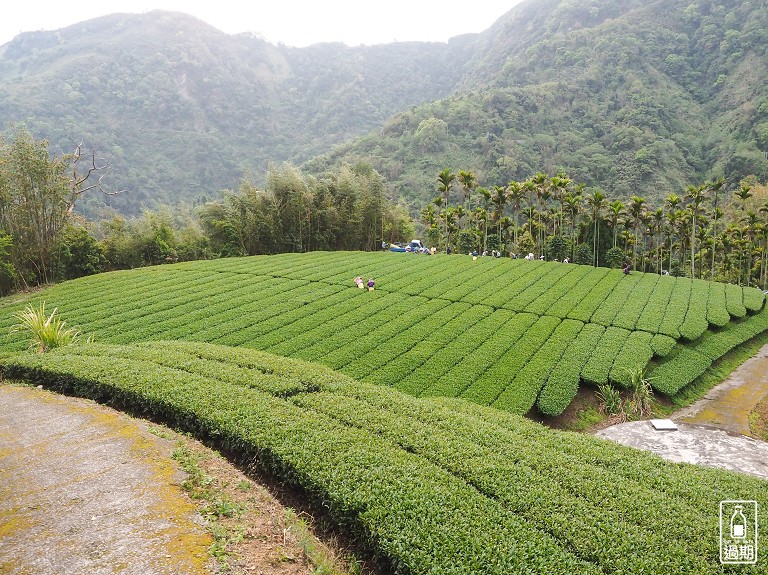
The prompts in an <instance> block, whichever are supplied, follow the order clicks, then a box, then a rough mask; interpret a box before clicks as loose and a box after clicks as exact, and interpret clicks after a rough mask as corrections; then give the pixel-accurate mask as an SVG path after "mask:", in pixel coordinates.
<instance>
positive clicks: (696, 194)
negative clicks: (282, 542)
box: [686, 184, 707, 278]
mask: <svg viewBox="0 0 768 575" xmlns="http://www.w3.org/2000/svg"><path fill="white" fill-rule="evenodd" d="M706 189H707V186H706V184H705V185H701V186H688V190H687V194H686V197H687V198H688V201H689V203H688V211H689V212H690V214H691V278H695V277H696V220H697V218H698V217H699V216H701V203H702V202H703V201H704V191H705V190H706Z"/></svg>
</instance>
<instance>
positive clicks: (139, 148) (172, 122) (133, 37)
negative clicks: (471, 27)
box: [0, 11, 463, 213]
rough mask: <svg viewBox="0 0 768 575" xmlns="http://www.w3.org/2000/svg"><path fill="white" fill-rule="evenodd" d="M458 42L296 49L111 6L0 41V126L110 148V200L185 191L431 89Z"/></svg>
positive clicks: (359, 130) (438, 86)
mask: <svg viewBox="0 0 768 575" xmlns="http://www.w3.org/2000/svg"><path fill="white" fill-rule="evenodd" d="M462 45H463V43H462V42H461V41H459V40H457V41H456V42H454V43H452V44H451V45H450V46H446V45H445V44H425V43H398V44H390V45H383V46H370V47H365V46H361V47H358V48H349V47H346V46H344V45H343V44H320V45H316V46H313V47H311V48H306V49H299V48H290V47H286V46H282V45H281V46H273V45H271V44H269V43H267V42H265V41H263V40H261V39H259V38H257V37H253V36H250V35H238V36H228V35H226V34H224V33H222V32H219V31H218V30H216V29H215V28H212V27H211V26H209V25H207V24H205V23H203V22H201V21H199V20H196V19H195V18H192V17H190V16H187V15H184V14H179V13H170V12H160V11H154V12H149V13H147V14H141V15H126V14H115V15H112V16H107V17H103V18H98V19H94V20H91V21H87V22H83V23H81V24H78V25H75V26H71V27H69V28H65V29H63V30H59V31H56V32H30V33H24V34H21V35H19V36H17V37H16V38H15V39H14V40H13V41H12V42H10V43H8V44H6V45H4V46H2V47H0V122H2V126H1V127H0V129H3V130H5V129H8V128H9V127H10V125H11V124H20V123H23V124H24V125H25V126H26V127H27V128H28V129H29V130H30V131H31V132H32V133H33V134H34V136H36V137H38V138H43V137H45V138H47V139H49V140H50V141H51V143H52V145H53V147H54V149H53V151H54V152H55V151H59V150H60V151H61V152H71V151H72V148H73V147H74V144H75V142H80V141H81V140H82V141H84V142H85V143H86V144H87V145H90V146H93V147H94V148H96V149H97V151H98V152H99V154H100V155H102V156H109V157H111V165H112V176H111V181H112V182H113V186H112V187H113V188H114V189H126V190H128V191H129V192H130V193H127V194H124V195H120V196H115V197H112V198H107V201H108V203H109V204H110V205H113V206H115V207H117V208H118V209H121V210H122V211H124V212H127V213H137V212H138V211H139V210H140V209H141V206H142V205H143V204H144V205H149V206H153V205H156V204H157V203H158V202H164V203H175V202H177V201H179V200H187V201H198V202H199V201H203V200H205V199H206V198H208V199H210V198H212V197H216V196H218V193H219V191H220V190H222V189H223V188H228V189H234V188H236V187H237V185H238V184H239V182H240V179H241V178H242V177H243V176H244V175H246V174H255V175H256V179H258V178H259V177H263V175H264V174H265V173H266V168H267V163H268V162H282V161H291V162H293V163H301V162H302V161H303V160H305V159H307V158H309V157H312V156H314V155H316V154H318V153H321V152H324V151H326V150H327V149H328V148H329V147H330V146H332V145H333V144H336V143H339V142H342V141H347V140H349V139H351V138H353V137H355V136H357V135H361V134H364V133H366V132H367V131H369V130H370V129H372V128H374V127H376V126H379V125H381V123H383V122H384V120H386V118H388V117H389V116H391V115H392V114H394V113H396V112H398V111H400V110H402V109H405V108H408V107H410V106H413V105H415V104H419V103H423V102H426V101H430V100H434V99H437V98H439V97H442V96H444V95H445V94H447V93H449V92H450V90H451V89H453V87H454V86H455V84H456V82H457V81H458V78H459V66H458V65H457V64H456V63H457V62H460V61H461V60H462V59H463V56H462V55H461V46H462ZM103 199H104V198H98V197H97V198H90V199H86V198H84V200H85V201H84V202H83V204H82V205H85V206H87V204H88V202H89V201H90V202H91V203H93V202H97V203H99V202H101V201H102V200H103ZM82 205H81V208H82Z"/></svg>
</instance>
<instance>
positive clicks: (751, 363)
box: [672, 345, 768, 436]
mask: <svg viewBox="0 0 768 575" xmlns="http://www.w3.org/2000/svg"><path fill="white" fill-rule="evenodd" d="M766 396H768V345H765V346H763V347H762V348H760V351H759V352H758V353H757V354H756V355H755V356H754V357H752V358H750V359H748V360H747V361H746V362H744V363H743V364H742V365H740V366H739V367H738V368H737V369H736V370H735V371H734V372H733V373H732V374H731V375H730V376H729V377H728V379H726V380H725V381H724V382H723V383H721V384H720V385H716V386H715V387H713V388H712V389H711V390H710V391H709V392H708V393H707V394H706V395H705V396H704V397H703V398H702V399H700V400H699V401H697V402H695V403H694V404H692V405H690V406H688V407H686V408H684V409H681V410H680V411H678V412H677V413H675V414H673V415H672V419H674V420H675V421H680V422H684V423H691V424H697V425H706V426H712V427H715V428H717V429H722V430H723V431H726V432H728V433H733V434H738V435H747V436H749V435H751V431H750V425H749V415H750V413H752V411H753V410H754V409H755V407H757V404H758V403H760V401H761V400H762V399H763V398H764V397H766Z"/></svg>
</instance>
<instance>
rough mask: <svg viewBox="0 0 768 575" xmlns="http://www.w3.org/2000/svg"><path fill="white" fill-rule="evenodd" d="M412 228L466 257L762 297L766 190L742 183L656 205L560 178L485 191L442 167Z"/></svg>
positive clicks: (707, 187) (766, 260)
mask: <svg viewBox="0 0 768 575" xmlns="http://www.w3.org/2000/svg"><path fill="white" fill-rule="evenodd" d="M436 188H437V191H438V192H439V195H438V196H437V197H436V198H435V200H434V201H433V202H432V203H430V204H429V205H427V206H426V207H424V208H423V209H422V210H421V213H420V221H421V224H422V225H423V226H424V229H425V234H426V236H427V239H428V240H429V241H430V243H432V244H434V245H439V246H440V247H441V248H442V249H445V250H449V251H454V252H455V251H458V252H461V253H467V252H471V251H474V250H477V251H486V250H492V249H498V250H500V251H501V252H502V253H503V254H504V255H513V254H514V256H517V255H523V254H528V253H533V254H534V255H535V257H536V258H537V259H538V258H540V257H541V256H544V258H545V259H548V260H564V259H566V258H568V259H569V261H572V262H576V263H581V264H590V265H594V266H610V267H618V266H620V265H622V264H625V263H629V264H630V265H631V267H632V269H634V270H636V271H644V272H653V273H659V274H670V275H677V276H688V277H691V278H698V279H709V280H715V281H725V282H728V283H735V284H738V285H745V286H755V287H761V288H762V289H767V288H766V284H768V187H766V186H765V185H762V184H760V183H759V182H757V181H756V179H755V178H753V177H749V178H746V179H745V180H743V181H742V182H740V184H739V186H738V188H737V189H735V190H729V189H728V188H727V186H726V184H725V181H724V180H723V179H718V180H714V181H710V182H705V183H703V184H701V185H698V186H693V185H691V186H688V187H687V188H686V189H685V190H682V191H681V192H680V193H679V194H669V195H668V196H667V197H666V198H664V200H663V201H662V202H659V203H658V204H659V205H656V206H654V205H653V203H652V202H651V201H650V200H648V199H646V198H643V197H640V196H636V195H634V196H632V197H630V198H629V199H628V200H626V201H622V200H619V199H611V198H609V197H607V196H606V194H605V193H604V192H602V191H601V190H599V189H590V190H588V189H586V188H585V186H584V185H583V184H579V183H577V182H574V181H573V180H572V179H571V178H569V177H568V176H567V175H566V174H564V173H558V174H556V175H554V176H548V175H546V174H544V173H541V172H539V173H537V174H535V175H533V176H532V177H530V178H529V179H527V180H525V181H511V182H509V183H508V184H507V185H506V186H493V187H492V188H485V187H482V186H480V185H478V181H477V178H476V176H475V175H474V173H472V172H470V171H459V172H458V173H453V172H452V171H451V170H450V169H448V168H446V169H444V170H443V171H441V172H440V173H439V174H438V176H437V180H436Z"/></svg>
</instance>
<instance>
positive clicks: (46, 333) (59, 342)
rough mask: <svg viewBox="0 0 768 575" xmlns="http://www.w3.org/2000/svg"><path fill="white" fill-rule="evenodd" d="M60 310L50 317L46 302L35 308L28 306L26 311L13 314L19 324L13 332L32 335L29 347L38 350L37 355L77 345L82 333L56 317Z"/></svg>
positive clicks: (54, 311) (12, 328) (13, 327)
mask: <svg viewBox="0 0 768 575" xmlns="http://www.w3.org/2000/svg"><path fill="white" fill-rule="evenodd" d="M57 310H58V308H53V311H52V312H51V313H50V315H48V314H47V313H46V311H45V302H41V303H40V306H39V307H37V308H33V307H32V306H27V307H26V308H25V309H24V311H20V312H18V313H15V314H13V317H15V318H16V319H17V320H19V323H17V324H16V325H14V326H12V327H11V331H12V332H19V331H22V332H29V333H31V338H30V343H29V347H30V349H31V348H36V349H37V353H45V352H46V351H48V350H49V349H53V348H56V347H62V346H65V345H69V344H72V343H75V341H77V339H78V337H79V336H80V331H79V330H77V329H75V328H72V327H67V326H66V324H67V322H66V321H64V320H63V319H61V317H60V316H57V315H56V311H57Z"/></svg>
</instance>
